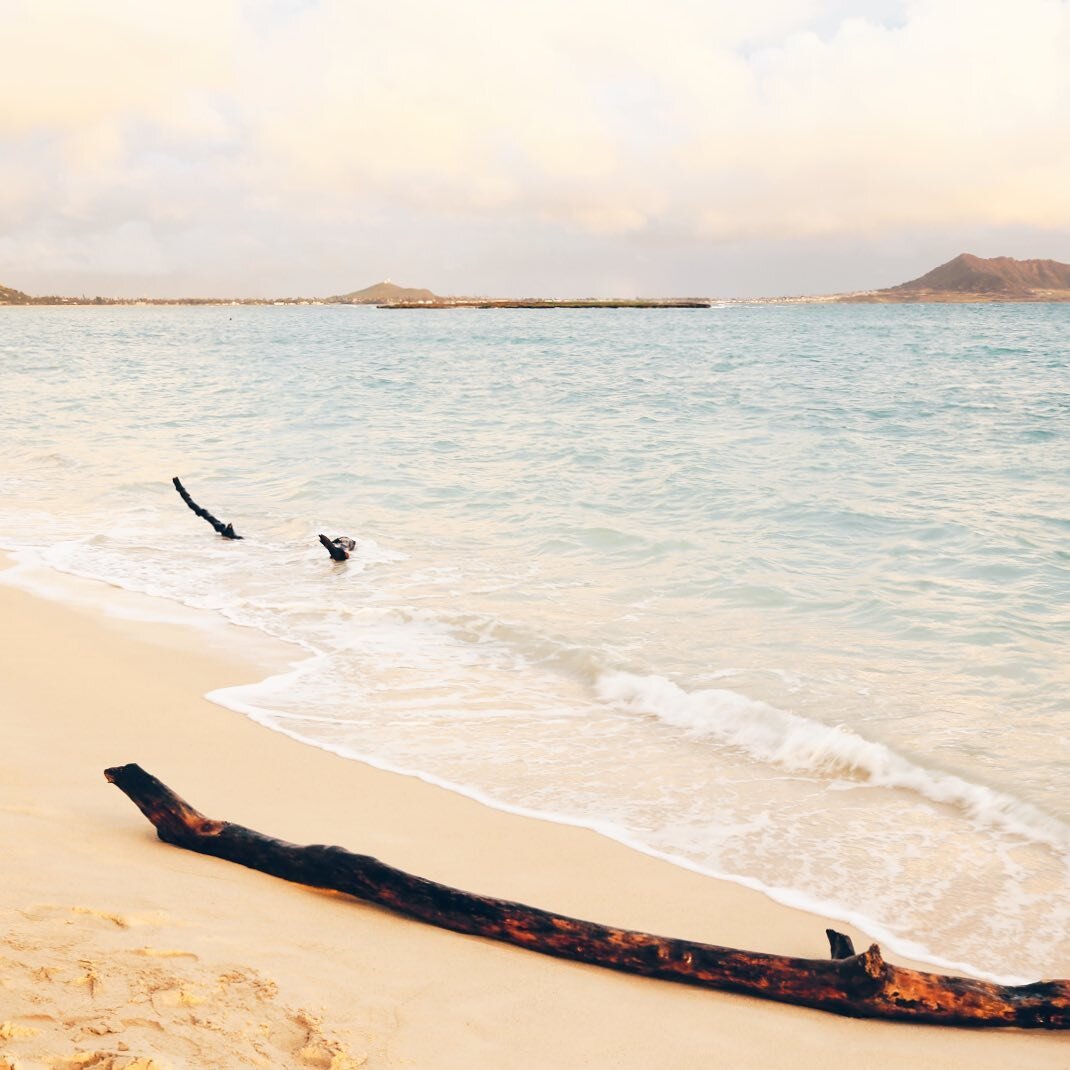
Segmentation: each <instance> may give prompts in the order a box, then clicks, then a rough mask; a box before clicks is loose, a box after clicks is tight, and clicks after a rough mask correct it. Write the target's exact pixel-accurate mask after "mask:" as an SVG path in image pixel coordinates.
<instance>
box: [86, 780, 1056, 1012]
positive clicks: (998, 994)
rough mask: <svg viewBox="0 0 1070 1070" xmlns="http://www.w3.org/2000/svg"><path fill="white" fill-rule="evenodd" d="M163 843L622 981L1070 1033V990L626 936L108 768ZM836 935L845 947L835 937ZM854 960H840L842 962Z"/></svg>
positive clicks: (875, 961) (878, 959)
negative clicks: (284, 834)
mask: <svg viewBox="0 0 1070 1070" xmlns="http://www.w3.org/2000/svg"><path fill="white" fill-rule="evenodd" d="M104 775H105V777H107V779H108V780H109V781H110V782H111V783H112V784H115V785H116V787H118V788H119V789H120V790H121V791H123V792H124V793H125V794H126V795H127V796H128V797H129V798H130V799H131V800H132V801H133V802H134V804H135V805H136V806H137V807H138V809H140V810H141V812H142V813H143V814H144V815H145V817H147V818H148V820H149V821H150V822H151V823H152V824H153V825H154V826H155V827H156V831H157V835H158V836H159V837H160V839H162V840H165V841H166V842H168V843H171V844H175V845H176V846H179V847H184V848H186V849H188V850H191V851H197V852H200V853H201V854H207V855H212V856H214V857H216V858H223V859H227V860H228V861H231V862H237V863H238V864H240V865H243V866H248V867H250V868H251V869H256V870H260V871H261V872H264V873H269V874H271V875H273V876H276V877H282V878H283V879H285V880H290V881H296V882H299V883H301V884H306V885H310V886H312V887H315V888H326V889H331V890H333V891H338V892H344V893H346V894H348V895H351V896H354V897H355V898H357V899H363V900H365V901H366V902H369V903H376V904H378V905H380V906H383V907H387V908H388V909H391V910H394V911H396V912H398V913H399V914H404V915H406V916H408V917H411V918H416V919H418V920H420V921H424V922H427V923H429V924H432V925H437V926H439V927H440V928H443V929H450V930H452V931H454V932H459V933H468V934H471V935H475V936H483V937H486V938H488V939H492V940H501V941H504V942H506V943H510V944H515V945H517V946H519V947H522V948H526V949H528V950H531V951H538V952H540V953H542V954H545V955H553V956H556V957H558V958H564V959H572V960H576V961H579V962H585V963H589V964H592V965H596V966H603V967H605V968H608V969H613V970H619V971H622V972H625V973H633V974H639V975H642V976H646V977H655V978H661V979H663V980H669V981H677V982H681V983H683V984H691V985H698V986H701V987H704V988H713V989H725V990H728V991H733V992H743V993H747V994H750V995H752V996H759V997H761V998H764V999H770V1000H777V1001H779V1002H782V1003H793V1004H799V1005H803V1006H807V1007H815V1008H818V1009H820V1010H825V1011H831V1012H833V1013H836V1014H843V1015H849V1016H851V1017H860V1018H886V1019H893V1020H901V1021H915V1022H928V1023H933V1024H939V1025H965V1026H988V1027H993V1026H1016V1027H1019V1028H1032V1029H1035V1028H1044V1029H1070V981H1066V980H1063V981H1039V982H1037V983H1035V984H1028V985H1000V984H995V983H993V982H990V981H978V980H974V979H973V978H968V977H952V976H945V975H941V974H933V973H923V972H920V971H917V970H910V969H906V968H904V967H899V966H893V965H892V964H891V963H888V962H885V961H884V959H883V957H882V956H881V953H880V948H878V947H877V945H876V944H873V945H872V946H871V947H870V948H869V949H868V950H866V951H863V952H862V953H861V954H855V953H854V948H853V946H852V945H851V943H850V940H849V939H848V938H847V937H845V936H842V934H839V933H836V932H835V931H834V930H828V936H829V941H830V948H831V951H832V954H833V958H832V959H803V958H790V957H788V956H785V955H770V954H765V953H761V952H754V951H741V950H738V949H736V948H730V947H719V946H717V945H715V944H701V943H695V942H692V941H688V940H679V939H673V938H670V937H664V936H655V935H653V934H651V933H644V932H637V931H633V930H629V929H618V928H614V927H612V926H608V925H600V924H598V923H597V922H590V921H581V920H579V919H577V918H571V917H567V916H565V915H562V914H554V913H551V912H549V911H546V910H540V909H539V908H538V907H531V906H525V905H524V904H522V903H514V902H510V901H509V900H505V899H494V898H490V897H488V896H482V895H476V894H473V893H471V892H464V891H461V890H460V889H457V888H450V887H448V886H446V885H443V884H438V883H436V882H434V881H430V880H425V879H424V878H422V877H416V876H413V875H411V874H409V873H405V872H403V871H402V870H399V869H394V868H393V867H392V866H388V865H386V864H385V863H383V862H380V861H379V860H378V859H376V858H372V857H371V856H369V855H358V854H352V853H351V852H349V851H347V850H345V849H343V848H341V847H327V846H321V845H316V846H308V847H303V846H298V845H296V844H292V843H286V842H285V841H282V840H276V839H273V838H272V837H270V836H265V835H263V834H262V833H259V832H255V831H253V830H252V829H247V828H243V827H242V826H241V825H234V824H231V823H230V822H227V821H216V820H213V819H211V818H208V817H205V815H204V814H202V813H200V812H199V811H198V810H196V809H194V807H192V806H190V805H189V803H187V802H186V801H185V800H183V799H181V798H179V796H177V795H176V794H175V793H174V792H173V791H171V789H170V788H168V787H167V786H166V785H165V784H162V783H161V782H160V781H159V780H157V779H156V777H154V776H152V775H151V774H150V773H147V772H146V771H145V770H143V769H142V768H141V767H140V766H138V765H124V766H117V767H114V768H111V769H107V770H105V773H104ZM834 937H836V938H837V939H834ZM845 951H846V952H849V954H847V955H846V956H844V957H840V955H839V954H838V952H845Z"/></svg>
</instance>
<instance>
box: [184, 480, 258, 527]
mask: <svg viewBox="0 0 1070 1070" xmlns="http://www.w3.org/2000/svg"><path fill="white" fill-rule="evenodd" d="M171 482H172V483H174V485H175V490H177V491H178V493H179V495H180V496H181V498H182V500H183V501H184V502H185V503H186V504H187V505H188V506H189V507H190V508H191V509H192V510H193V511H194V512H195V513H196V514H197V515H198V516H199V517H202V518H203V519H205V520H207V521H208V523H209V524H211V525H212V527H213V528H215V529H216V531H217V532H219V534H220V535H222V536H223V538H224V539H240V538H241V537H242V536H241V535H238V534H236V533H235V531H234V525H233V524H224V523H223V521H221V520H217V519H216V518H215V517H214V516H212V514H211V513H210V512H208V510H207V509H202V508H201V507H200V506H199V505H198V504H197V503H196V502H195V501H194V500H193V499H192V498H191V497H190V496H189V494H188V492H187V491H186V488H185V487H184V486H182V483H181V481H180V480H179V478H178V476H173V477H172V479H171Z"/></svg>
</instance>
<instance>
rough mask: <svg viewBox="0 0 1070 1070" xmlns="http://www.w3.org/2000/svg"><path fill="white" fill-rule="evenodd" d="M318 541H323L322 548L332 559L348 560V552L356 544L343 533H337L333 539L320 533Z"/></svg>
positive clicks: (354, 547) (355, 546) (353, 548)
mask: <svg viewBox="0 0 1070 1070" xmlns="http://www.w3.org/2000/svg"><path fill="white" fill-rule="evenodd" d="M320 542H321V543H323V548H324V549H325V550H326V551H327V553H329V554H330V555H331V559H332V560H333V561H348V560H349V554H350V552H351V551H353V550H355V549H356V548H357V544H356V543H355V542H354V541H353V540H352V539H350V538H347V537H346V536H345V535H339V536H338V537H337V538H334V539H328V538H327V536H326V535H321V536H320Z"/></svg>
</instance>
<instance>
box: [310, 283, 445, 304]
mask: <svg viewBox="0 0 1070 1070" xmlns="http://www.w3.org/2000/svg"><path fill="white" fill-rule="evenodd" d="M446 300H448V298H445V297H439V296H438V295H437V294H433V293H432V292H431V291H430V290H417V289H413V288H412V287H411V286H398V285H397V283H394V282H391V281H390V280H389V279H387V280H386V281H385V282H377V283H376V284H375V285H374V286H365V287H364V289H363V290H354V291H353V293H351V294H342V295H341V296H340V297H328V298H327V303H328V304H331V305H395V304H398V303H400V302H406V303H410V302H411V303H414V304H433V303H436V302H439V301H446Z"/></svg>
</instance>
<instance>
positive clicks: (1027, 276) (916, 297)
mask: <svg viewBox="0 0 1070 1070" xmlns="http://www.w3.org/2000/svg"><path fill="white" fill-rule="evenodd" d="M996 301H1007V302H1010V301H1017V302H1040V301H1070V264H1063V263H1060V262H1059V261H1058V260H1015V259H1014V258H1013V257H1009V256H996V257H991V258H990V259H987V260H986V259H984V258H983V257H980V256H973V255H972V254H970V253H961V254H960V255H959V256H956V257H955V258H954V260H949V261H948V262H947V263H946V264H941V265H940V266H939V267H937V268H933V270H932V271H930V272H928V273H927V274H925V275H922V276H921V277H920V278H917V279H913V280H911V281H910V282H904V283H900V284H899V285H898V286H891V287H888V288H887V289H884V290H859V291H857V292H855V293H840V294H826V295H823V296H809V297H755V298H729V299H727V300H726V301H725V303H728V304H817V303H841V304H919V303H933V304H963V303H968V302H969V303H985V302H996ZM719 303H720V302H719ZM710 304H711V300H710V299H709V298H705V297H684V298H681V297H667V298H640V297H628V298H579V299H558V298H548V297H525V298H512V297H501V298H499V297H440V296H439V295H438V294H436V293H433V292H432V291H431V290H426V289H419V288H416V287H409V286H398V285H397V283H393V282H391V281H390V280H389V279H386V280H385V281H383V282H377V283H375V284H374V285H372V286H366V287H365V288H364V289H363V290H353V291H352V292H351V293H346V294H339V295H336V296H334V297H274V298H269V297H243V298H226V297H85V296H82V297H55V296H52V297H31V296H30V295H29V294H25V293H22V291H20V290H13V289H11V288H9V287H7V286H0V305H374V306H376V307H377V308H390V309H448V308H476V309H483V308H489V309H494V308H530V309H552V308H573V309H576V308H580V309H583V308H709V307H710Z"/></svg>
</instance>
